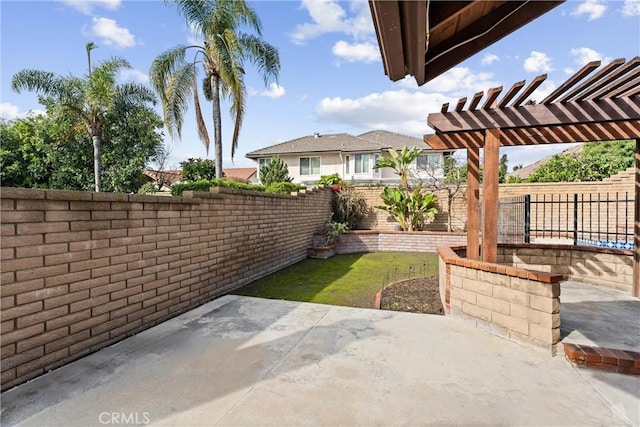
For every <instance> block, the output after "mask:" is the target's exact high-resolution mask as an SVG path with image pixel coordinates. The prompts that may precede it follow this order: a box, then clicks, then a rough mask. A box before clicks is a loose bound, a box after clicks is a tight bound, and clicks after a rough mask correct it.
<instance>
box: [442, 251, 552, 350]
mask: <svg viewBox="0 0 640 427" xmlns="http://www.w3.org/2000/svg"><path fill="white" fill-rule="evenodd" d="M459 249H462V248H459ZM438 254H439V257H440V268H441V274H440V286H441V293H442V289H444V295H445V309H446V310H447V312H448V314H450V315H452V316H455V317H460V318H464V319H467V320H471V321H472V322H473V323H474V324H475V325H476V326H479V327H482V328H484V329H487V330H488V331H490V332H492V333H494V334H497V335H500V336H503V337H506V338H509V339H512V340H514V341H519V342H526V343H532V344H535V345H537V346H542V347H545V348H548V349H550V350H552V349H553V345H554V344H556V343H557V342H558V341H559V340H560V299H559V296H560V283H559V282H560V280H561V279H562V277H561V276H559V275H553V274H550V273H544V272H535V271H529V270H525V269H522V268H515V267H507V266H503V265H499V264H491V263H486V262H480V261H472V260H468V259H465V258H460V256H458V254H456V252H454V250H453V249H452V248H445V247H442V248H439V249H438ZM443 267H444V268H443ZM443 270H444V273H442V271H443ZM443 282H444V283H443ZM447 296H448V298H449V299H448V301H447V300H446V299H447Z"/></svg>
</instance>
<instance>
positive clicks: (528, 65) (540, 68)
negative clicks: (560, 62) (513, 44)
mask: <svg viewBox="0 0 640 427" xmlns="http://www.w3.org/2000/svg"><path fill="white" fill-rule="evenodd" d="M524 69H525V71H527V72H529V73H539V72H545V73H546V72H549V71H552V70H553V68H552V67H551V59H550V58H549V57H548V56H547V54H546V53H542V52H536V51H535V50H532V51H531V55H529V57H528V58H527V59H525V60H524Z"/></svg>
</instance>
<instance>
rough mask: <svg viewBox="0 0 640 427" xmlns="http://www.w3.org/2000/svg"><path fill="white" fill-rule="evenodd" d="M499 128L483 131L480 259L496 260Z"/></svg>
mask: <svg viewBox="0 0 640 427" xmlns="http://www.w3.org/2000/svg"><path fill="white" fill-rule="evenodd" d="M500 136H501V135H500V129H487V130H486V131H485V133H484V168H483V169H482V213H483V214H482V260H483V261H485V262H493V263H495V262H498V179H499V178H498V168H499V167H500V164H499V163H500Z"/></svg>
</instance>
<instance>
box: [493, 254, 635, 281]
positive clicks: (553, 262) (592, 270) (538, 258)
mask: <svg viewBox="0 0 640 427" xmlns="http://www.w3.org/2000/svg"><path fill="white" fill-rule="evenodd" d="M498 262H499V263H500V264H507V265H512V266H514V267H519V268H527V269H533V270H539V271H546V272H549V273H553V274H561V275H563V276H564V277H565V278H566V279H568V280H576V281H579V282H583V283H589V284H592V285H597V286H604V287H609V288H614V289H618V290H621V291H625V292H628V293H631V289H632V286H633V252H632V251H623V250H613V249H604V248H588V247H575V246H563V245H500V246H499V247H498Z"/></svg>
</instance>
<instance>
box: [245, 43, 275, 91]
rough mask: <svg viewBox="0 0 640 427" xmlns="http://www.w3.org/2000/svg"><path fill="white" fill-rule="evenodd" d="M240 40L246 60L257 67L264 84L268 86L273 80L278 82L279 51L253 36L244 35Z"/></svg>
mask: <svg viewBox="0 0 640 427" xmlns="http://www.w3.org/2000/svg"><path fill="white" fill-rule="evenodd" d="M238 39H239V43H240V45H241V47H242V52H243V57H244V59H246V60H248V61H250V62H252V63H253V64H255V65H256V67H257V68H258V73H259V74H260V75H261V76H262V79H263V81H264V84H265V85H268V84H269V83H270V82H271V81H272V79H273V80H275V81H277V80H278V75H279V74H280V55H279V53H278V49H277V48H276V47H275V46H272V45H270V44H269V43H267V42H265V41H264V40H262V39H261V38H259V37H256V36H255V35H253V34H244V33H243V34H240V35H239V36H238Z"/></svg>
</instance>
